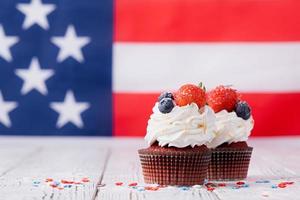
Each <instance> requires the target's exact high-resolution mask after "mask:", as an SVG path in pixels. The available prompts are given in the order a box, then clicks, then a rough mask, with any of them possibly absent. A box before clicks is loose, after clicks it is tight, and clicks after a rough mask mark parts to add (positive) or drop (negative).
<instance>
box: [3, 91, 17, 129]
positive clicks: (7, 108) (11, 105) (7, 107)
mask: <svg viewBox="0 0 300 200" xmlns="http://www.w3.org/2000/svg"><path fill="white" fill-rule="evenodd" d="M17 106H18V104H17V103H16V102H13V101H4V99H3V96H2V92H1V91H0V123H2V124H3V125H4V126H6V127H11V121H10V118H9V115H8V113H10V112H11V111H12V110H14V109H15V108H16V107H17Z"/></svg>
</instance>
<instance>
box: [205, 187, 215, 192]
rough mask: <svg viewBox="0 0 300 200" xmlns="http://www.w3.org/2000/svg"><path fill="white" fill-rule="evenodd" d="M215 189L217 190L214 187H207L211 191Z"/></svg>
mask: <svg viewBox="0 0 300 200" xmlns="http://www.w3.org/2000/svg"><path fill="white" fill-rule="evenodd" d="M214 190H215V188H213V187H209V188H207V191H210V192H212V191H214Z"/></svg>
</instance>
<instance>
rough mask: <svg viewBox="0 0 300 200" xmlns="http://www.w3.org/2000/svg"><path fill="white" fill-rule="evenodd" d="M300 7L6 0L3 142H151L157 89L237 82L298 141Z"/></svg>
mask: <svg viewBox="0 0 300 200" xmlns="http://www.w3.org/2000/svg"><path fill="white" fill-rule="evenodd" d="M299 10H300V2H299V1H296V0H244V1H239V0H223V1H216V0H211V1H207V0H166V1H162V0H151V1H149V0H116V1H112V0H98V1H97V0H89V1H82V0H52V1H50V0H19V1H14V0H2V1H0V134H3V135H12V134H21V135H107V136H109V135H116V136H143V135H144V134H145V129H146V125H147V120H148V118H149V115H150V113H151V109H152V107H153V105H154V102H155V101H156V98H157V95H158V94H159V93H160V92H161V91H165V90H170V91H174V90H176V89H177V88H179V87H180V85H182V84H184V83H194V84H197V83H198V82H200V81H202V82H204V83H205V84H206V87H207V88H213V87H215V86H217V85H219V84H224V85H233V86H234V87H235V88H237V89H239V90H240V91H241V92H242V97H243V99H245V100H246V101H248V102H249V104H250V105H251V106H252V110H253V116H254V119H255V123H256V124H255V129H254V131H253V135H254V136H255V135H256V136H270V135H296V134H299V133H300V124H299V120H300V117H299V113H300V106H299V102H300V43H299V41H300V12H299Z"/></svg>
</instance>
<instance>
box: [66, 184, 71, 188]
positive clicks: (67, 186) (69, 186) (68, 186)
mask: <svg viewBox="0 0 300 200" xmlns="http://www.w3.org/2000/svg"><path fill="white" fill-rule="evenodd" d="M71 187H72V185H64V188H71Z"/></svg>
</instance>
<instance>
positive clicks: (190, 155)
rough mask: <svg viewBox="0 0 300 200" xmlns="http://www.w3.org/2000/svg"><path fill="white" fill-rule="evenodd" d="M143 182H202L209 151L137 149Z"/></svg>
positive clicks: (208, 160)
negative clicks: (152, 150)
mask: <svg viewBox="0 0 300 200" xmlns="http://www.w3.org/2000/svg"><path fill="white" fill-rule="evenodd" d="M139 156H140V160H141V165H142V169H143V175H144V180H145V183H149V184H155V183H156V184H160V185H186V186H190V185H196V184H198V185H199V184H203V182H204V179H205V178H206V175H207V169H208V165H209V162H210V157H211V151H210V150H206V151H193V152H182V151H181V152H176V151H174V152H151V150H149V151H147V149H142V150H139Z"/></svg>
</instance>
